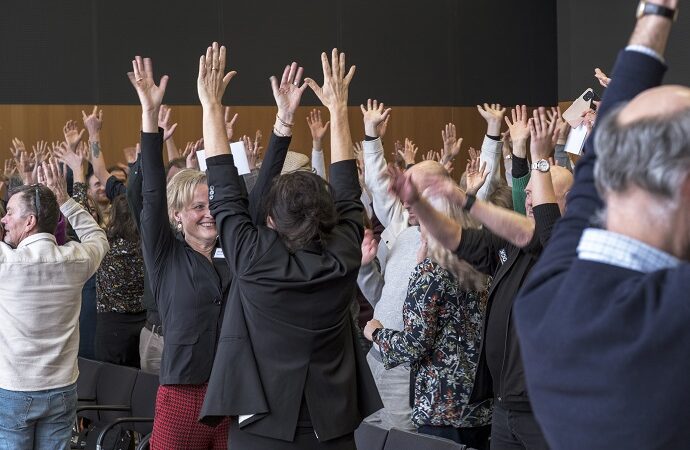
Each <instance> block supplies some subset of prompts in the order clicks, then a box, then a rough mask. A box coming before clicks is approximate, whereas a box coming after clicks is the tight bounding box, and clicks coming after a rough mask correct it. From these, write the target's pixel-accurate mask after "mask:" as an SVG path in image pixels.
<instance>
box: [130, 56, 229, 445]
mask: <svg viewBox="0 0 690 450" xmlns="http://www.w3.org/2000/svg"><path fill="white" fill-rule="evenodd" d="M132 64H133V68H134V71H133V72H130V73H129V74H128V75H129V78H130V81H131V82H132V85H133V86H134V88H135V89H136V91H137V94H138V96H139V100H140V102H141V105H142V133H141V148H142V151H141V152H142V172H143V175H144V176H143V186H142V192H143V209H142V212H141V240H142V248H143V256H144V261H145V264H146V268H147V274H148V277H149V280H150V282H151V290H152V292H153V294H154V296H155V299H156V303H157V304H158V308H159V312H160V315H161V320H162V324H163V328H164V329H165V331H166V334H165V343H164V347H163V356H162V360H161V369H160V383H161V387H160V388H159V390H158V395H157V398H156V415H155V420H154V427H153V435H152V438H151V448H152V449H166V450H170V449H206V448H224V447H225V446H226V445H227V430H228V426H227V422H226V423H225V424H224V425H222V426H220V427H217V428H215V429H214V428H211V427H208V426H206V425H203V424H199V423H198V422H197V420H196V419H197V417H198V413H199V408H200V407H201V402H202V401H203V396H204V394H205V392H206V382H207V380H208V376H209V374H210V371H211V364H212V362H213V355H214V351H215V346H216V341H217V336H218V330H219V328H220V320H221V318H222V308H223V304H224V300H225V298H226V296H227V291H228V287H229V285H230V274H229V272H228V270H227V264H225V262H224V261H214V259H213V255H214V251H215V249H216V240H217V231H216V226H215V220H214V219H213V217H212V216H211V215H210V213H209V210H208V186H207V184H206V175H205V174H204V173H202V172H199V171H193V170H184V171H182V172H180V173H178V174H177V175H176V177H174V178H173V179H172V180H171V181H170V184H169V187H168V190H167V193H166V184H165V173H164V166H163V156H162V147H163V133H162V131H160V130H159V128H158V110H159V108H160V105H161V101H162V99H163V94H164V92H165V86H166V84H167V77H163V79H162V80H161V84H160V86H156V85H155V83H154V80H153V73H152V66H151V61H150V60H149V59H146V60H142V58H141V57H136V59H135V60H134V61H133V62H132ZM168 207H170V219H171V221H174V223H175V228H176V230H177V231H178V232H179V233H180V234H181V235H182V236H183V239H178V237H177V236H176V234H175V232H174V231H173V229H172V228H171V222H170V221H169V220H168V210H169V209H168Z"/></svg>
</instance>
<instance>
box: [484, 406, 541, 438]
mask: <svg viewBox="0 0 690 450" xmlns="http://www.w3.org/2000/svg"><path fill="white" fill-rule="evenodd" d="M548 448H549V445H548V444H547V443H546V439H544V433H542V431H541V427H540V426H539V424H538V423H537V420H536V419H535V418H534V414H532V413H531V412H526V411H515V410H509V409H504V408H502V407H501V406H500V405H499V403H498V402H497V401H495V400H494V414H493V417H492V424H491V450H523V449H526V450H548Z"/></svg>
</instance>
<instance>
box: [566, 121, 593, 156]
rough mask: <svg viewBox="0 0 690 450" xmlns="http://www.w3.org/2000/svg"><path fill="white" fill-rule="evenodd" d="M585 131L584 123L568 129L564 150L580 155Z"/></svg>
mask: <svg viewBox="0 0 690 450" xmlns="http://www.w3.org/2000/svg"><path fill="white" fill-rule="evenodd" d="M587 131H588V130H587V127H586V126H585V125H584V124H582V125H580V126H579V127H577V128H573V129H572V130H570V134H569V135H568V140H567V141H566V142H565V151H566V152H568V153H572V154H574V155H581V154H582V149H583V148H584V146H585V140H587Z"/></svg>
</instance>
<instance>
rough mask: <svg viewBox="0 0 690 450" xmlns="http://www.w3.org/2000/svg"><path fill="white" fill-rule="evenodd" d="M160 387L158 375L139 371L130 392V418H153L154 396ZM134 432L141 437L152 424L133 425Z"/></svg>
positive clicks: (149, 430) (154, 409)
mask: <svg viewBox="0 0 690 450" xmlns="http://www.w3.org/2000/svg"><path fill="white" fill-rule="evenodd" d="M159 385H160V382H159V379H158V374H152V373H147V372H144V371H143V370H140V371H139V375H137V381H136V382H135V383H134V389H133V390H132V417H153V416H154V413H155V411H156V394H157V393H158V386H159ZM133 428H134V430H135V431H137V432H139V433H141V434H142V435H145V434H148V433H150V432H151V431H152V429H153V423H135V424H134V425H133Z"/></svg>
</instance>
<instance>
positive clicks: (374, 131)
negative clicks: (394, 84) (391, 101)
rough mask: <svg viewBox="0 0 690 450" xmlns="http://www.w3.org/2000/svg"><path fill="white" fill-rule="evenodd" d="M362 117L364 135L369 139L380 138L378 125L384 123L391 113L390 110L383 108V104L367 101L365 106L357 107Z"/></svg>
mask: <svg viewBox="0 0 690 450" xmlns="http://www.w3.org/2000/svg"><path fill="white" fill-rule="evenodd" d="M359 107H360V109H361V110H362V115H363V116H364V133H365V134H366V135H367V136H370V137H380V135H379V125H380V124H381V123H383V122H384V121H386V120H387V119H388V117H389V115H390V113H391V109H390V108H387V109H386V108H385V105H384V104H383V103H379V102H378V101H377V100H372V99H369V100H367V106H366V107H365V106H364V105H359Z"/></svg>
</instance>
